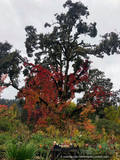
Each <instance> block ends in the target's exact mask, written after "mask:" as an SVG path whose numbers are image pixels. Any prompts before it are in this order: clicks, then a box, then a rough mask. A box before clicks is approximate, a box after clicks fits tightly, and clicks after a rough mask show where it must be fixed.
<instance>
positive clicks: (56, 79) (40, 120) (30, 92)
mask: <svg viewBox="0 0 120 160" xmlns="http://www.w3.org/2000/svg"><path fill="white" fill-rule="evenodd" d="M86 64H87V61H86V62H85V63H84V64H83V66H81V68H80V69H79V70H78V71H77V73H75V74H70V75H68V78H67V84H65V75H64V74H63V73H61V72H60V69H58V70H57V71H56V70H55V69H54V67H53V66H51V72H50V71H48V70H47V69H45V68H43V67H42V66H41V65H37V64H36V65H33V64H28V63H24V65H25V66H28V65H29V66H30V68H31V73H30V75H31V76H30V77H28V78H26V81H25V88H24V89H22V90H21V91H20V92H19V93H18V97H19V98H20V99H21V98H25V106H24V108H25V109H26V110H27V111H28V120H30V117H31V115H34V117H37V119H36V121H37V122H36V125H40V126H46V125H47V123H48V117H49V118H50V121H51V123H54V124H57V123H58V124H61V119H64V122H65V119H67V118H68V117H65V114H64V112H63V110H64V109H65V108H66V107H67V106H69V104H70V101H71V100H72V99H73V98H74V94H75V91H76V90H77V89H78V84H79V83H80V82H83V81H87V80H88V73H87V71H88V68H89V67H88V66H87V65H86ZM65 85H66V86H65ZM65 88H67V91H66V94H67V95H70V96H67V99H66V98H65ZM69 93H70V94H69ZM36 104H38V105H39V108H37V106H36ZM38 115H39V116H38Z"/></svg>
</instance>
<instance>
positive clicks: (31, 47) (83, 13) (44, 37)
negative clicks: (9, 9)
mask: <svg viewBox="0 0 120 160" xmlns="http://www.w3.org/2000/svg"><path fill="white" fill-rule="evenodd" d="M63 7H64V8H68V10H67V12H66V13H61V14H58V13H56V14H55V18H56V21H55V22H54V23H53V24H49V23H46V24H45V27H52V26H53V31H52V32H51V33H47V34H43V33H40V34H37V30H36V29H35V28H34V27H33V26H27V27H26V28H25V30H26V32H27V38H26V42H25V45H26V49H27V54H28V56H29V57H32V56H33V55H35V64H40V65H42V66H43V68H46V69H48V70H50V71H51V64H52V65H53V67H54V68H55V69H56V71H59V70H60V73H65V75H64V76H65V78H64V81H62V79H59V82H58V83H57V85H59V87H60V88H62V89H64V96H63V95H61V96H63V97H64V100H65V101H67V100H68V99H69V98H70V97H69V96H68V90H69V87H68V83H69V76H70V75H69V71H70V69H71V67H70V64H72V68H73V75H74V76H75V78H76V80H77V78H78V79H79V77H82V75H83V74H84V73H85V72H86V70H87V69H88V67H89V66H90V63H91V62H90V60H89V56H90V55H94V56H97V57H101V58H103V56H104V54H107V55H110V54H114V53H118V54H119V46H120V40H119V37H118V35H117V34H116V33H113V32H112V33H110V34H105V35H104V36H102V38H103V39H102V40H101V42H100V44H99V45H91V44H88V43H85V42H84V41H83V40H82V39H81V35H88V36H90V37H91V38H94V37H96V35H97V29H96V23H95V22H94V23H90V24H87V22H86V21H84V17H86V18H87V17H88V16H89V12H88V8H87V7H86V6H84V5H83V4H82V3H81V2H75V3H73V2H72V1H71V0H67V1H66V3H65V4H64V5H63ZM82 17H83V18H82ZM85 59H86V63H84V61H85ZM83 65H84V70H81V72H80V73H79V76H78V77H77V75H76V73H77V72H79V71H80V69H81V66H83ZM25 71H26V72H25V73H28V70H27V69H26V70H25ZM74 85H75V84H74ZM82 91H84V88H83V86H82V83H79V84H78V86H77V88H76V89H75V90H74V93H81V92H82Z"/></svg>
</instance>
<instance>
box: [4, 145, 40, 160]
mask: <svg viewBox="0 0 120 160" xmlns="http://www.w3.org/2000/svg"><path fill="white" fill-rule="evenodd" d="M36 152H37V147H36V146H35V145H33V144H31V143H29V144H26V145H25V144H22V143H20V142H19V143H18V144H17V145H15V144H12V145H10V146H9V147H8V148H7V151H6V158H7V160H12V159H14V160H26V159H29V160H30V159H33V158H34V157H35V154H36Z"/></svg>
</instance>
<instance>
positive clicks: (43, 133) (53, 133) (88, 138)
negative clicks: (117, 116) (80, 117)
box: [0, 119, 120, 160]
mask: <svg viewBox="0 0 120 160" xmlns="http://www.w3.org/2000/svg"><path fill="white" fill-rule="evenodd" d="M18 121H19V120H16V121H15V122H14V123H13V122H11V124H10V127H9V129H8V130H6V131H1V132H0V158H4V159H5V160H19V159H20V160H25V159H34V160H35V159H37V158H38V159H50V157H51V155H50V156H48V154H49V152H50V150H51V149H52V147H53V142H54V141H56V143H58V144H62V143H64V144H69V143H72V144H74V147H77V146H79V149H80V152H81V153H82V154H83V155H85V154H86V155H91V154H92V155H110V157H109V158H111V159H112V160H113V159H117V158H118V159H119V158H120V157H119V156H120V136H119V134H118V133H117V130H118V128H115V129H113V128H112V126H111V128H110V127H109V129H108V128H107V127H108V126H107V125H108V124H110V123H111V122H112V121H108V122H106V121H107V120H106V121H105V119H99V120H98V121H96V122H95V123H94V124H93V123H90V124H91V125H92V126H95V130H94V129H93V128H92V129H91V128H90V127H89V128H88V129H87V127H86V129H83V127H81V126H80V125H79V126H75V125H74V126H71V125H69V129H68V130H66V131H63V133H61V132H60V130H59V129H58V128H57V127H56V126H54V125H49V126H47V127H46V129H44V130H42V129H41V130H38V131H36V132H35V133H33V132H32V131H31V130H29V128H28V126H27V125H24V124H22V123H21V122H20V121H19V123H18ZM106 124H107V125H106ZM113 125H114V124H113ZM100 127H101V128H102V130H100ZM104 127H105V128H104ZM6 128H7V126H6ZM71 130H72V132H71ZM93 130H94V132H93ZM85 151H86V152H85Z"/></svg>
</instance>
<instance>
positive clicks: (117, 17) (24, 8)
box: [0, 0, 120, 99]
mask: <svg viewBox="0 0 120 160" xmlns="http://www.w3.org/2000/svg"><path fill="white" fill-rule="evenodd" d="M65 1H66V0H0V42H5V41H8V42H9V43H10V44H12V45H13V49H18V50H21V54H22V55H23V56H25V55H26V54H25V47H24V42H25V39H26V36H25V35H26V33H25V30H24V28H25V27H26V26H27V25H33V26H35V27H36V28H37V30H38V33H39V32H44V33H46V32H47V29H45V28H44V24H45V22H49V23H52V21H54V20H55V19H54V14H55V13H61V12H65V9H64V8H63V7H62V5H63V3H65ZM73 2H76V0H73ZM81 2H82V3H83V4H84V5H86V6H88V10H89V12H90V16H89V17H88V22H97V29H98V36H97V37H96V38H94V39H92V40H91V39H90V38H87V39H86V40H87V41H88V42H89V43H98V42H99V40H100V37H99V36H100V35H103V34H105V33H109V32H111V31H114V32H115V31H117V32H120V0H81ZM91 60H92V61H93V63H92V67H94V68H98V69H99V70H101V71H104V72H105V75H106V77H107V78H110V79H111V81H112V82H113V84H114V90H117V89H120V82H119V79H120V62H119V60H120V55H113V56H105V57H104V59H99V58H95V57H91ZM21 83H23V81H22V82H21ZM16 93H17V91H16V90H15V89H12V88H11V87H9V88H7V89H5V90H4V91H3V94H2V98H7V99H13V98H14V96H15V95H16Z"/></svg>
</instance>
